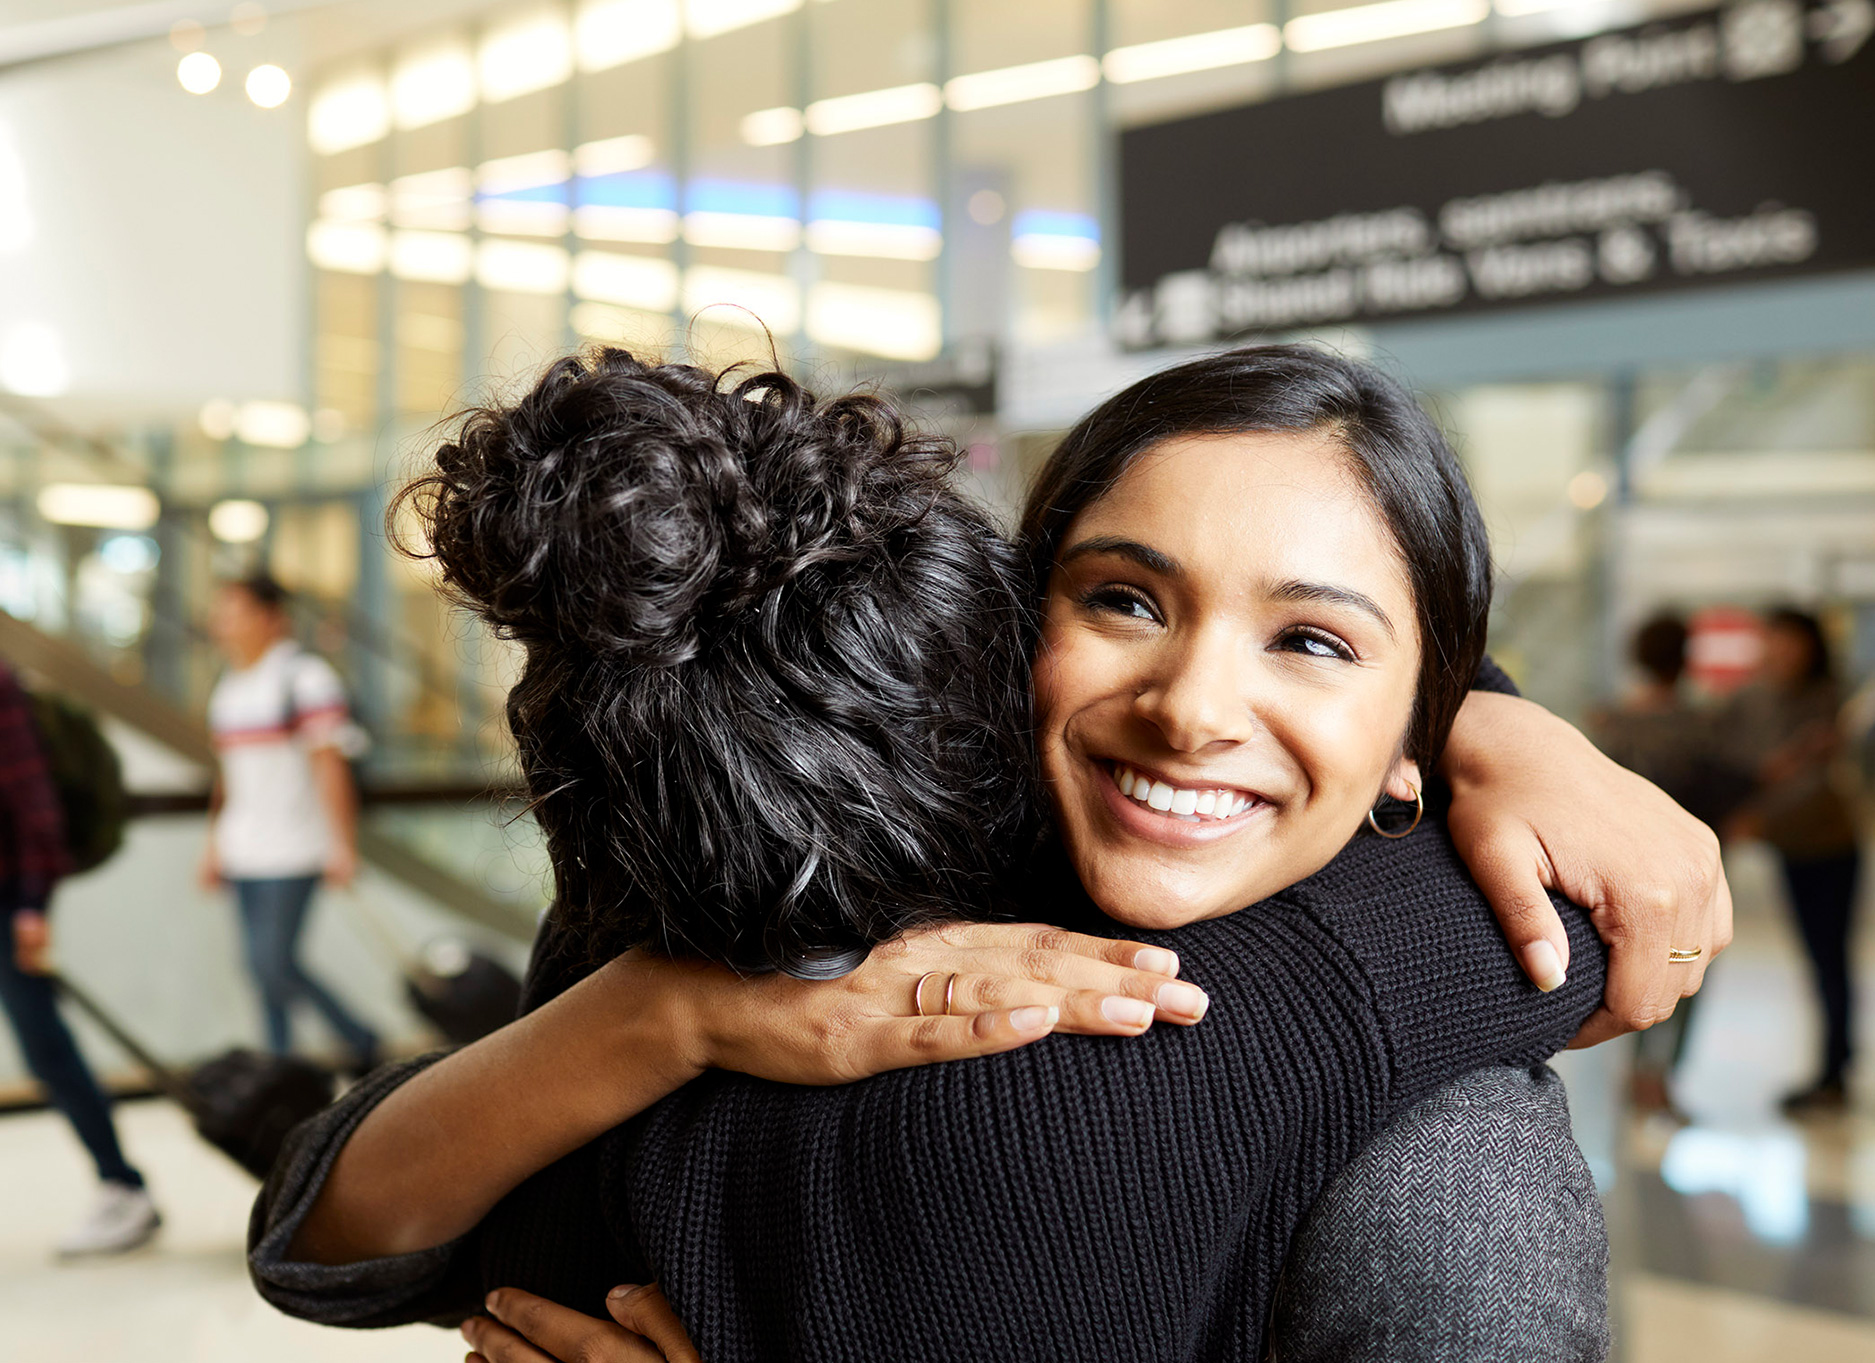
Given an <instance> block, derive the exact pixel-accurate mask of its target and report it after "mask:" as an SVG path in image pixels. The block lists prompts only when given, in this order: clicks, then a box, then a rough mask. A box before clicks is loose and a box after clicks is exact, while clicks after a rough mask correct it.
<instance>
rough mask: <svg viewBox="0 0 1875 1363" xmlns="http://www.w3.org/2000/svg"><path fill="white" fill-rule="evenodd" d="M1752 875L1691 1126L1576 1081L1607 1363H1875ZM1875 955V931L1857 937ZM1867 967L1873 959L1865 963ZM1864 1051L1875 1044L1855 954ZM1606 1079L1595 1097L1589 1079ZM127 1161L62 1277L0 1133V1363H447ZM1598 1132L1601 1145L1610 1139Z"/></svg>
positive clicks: (174, 1144)
mask: <svg viewBox="0 0 1875 1363" xmlns="http://www.w3.org/2000/svg"><path fill="white" fill-rule="evenodd" d="M1762 869H1763V868H1762V867H1755V868H1754V867H1753V866H1752V865H1751V864H1749V863H1747V864H1745V865H1742V866H1741V867H1739V868H1738V874H1737V875H1736V877H1735V885H1736V887H1737V888H1738V890H1739V892H1740V899H1741V904H1742V906H1743V912H1741V918H1740V933H1739V940H1738V942H1737V945H1736V946H1735V947H1734V949H1733V951H1732V952H1731V953H1730V954H1728V955H1727V956H1726V958H1725V959H1724V960H1723V961H1722V962H1721V963H1720V965H1719V967H1718V968H1716V969H1715V970H1714V972H1713V975H1712V979H1711V982H1710V984H1709V985H1708V989H1707V994H1706V997H1705V999H1704V1000H1703V1005H1702V1015H1701V1018H1700V1020H1699V1023H1698V1025H1697V1027H1696V1028H1695V1030H1694V1033H1693V1036H1692V1040H1691V1048H1690V1051H1689V1054H1688V1057H1687V1063H1686V1066H1685V1069H1684V1072H1683V1082H1682V1083H1681V1085H1680V1087H1679V1093H1678V1099H1679V1101H1680V1103H1681V1105H1682V1106H1683V1107H1685V1108H1686V1110H1687V1111H1688V1112H1689V1113H1690V1114H1691V1115H1692V1116H1693V1117H1694V1118H1695V1119H1696V1124H1695V1125H1694V1126H1691V1127H1687V1128H1685V1129H1678V1128H1674V1127H1671V1126H1666V1125H1659V1124H1655V1125H1641V1124H1637V1123H1635V1122H1634V1121H1632V1120H1631V1119H1629V1118H1627V1117H1625V1116H1624V1115H1623V1114H1621V1113H1620V1111H1619V1108H1618V1105H1615V1104H1611V1103H1610V1102H1609V1101H1608V1099H1609V1095H1610V1094H1612V1093H1613V1092H1615V1090H1616V1085H1615V1083H1614V1080H1615V1079H1616V1078H1617V1077H1618V1075H1619V1071H1620V1068H1621V1057H1620V1055H1619V1054H1618V1053H1615V1052H1609V1053H1607V1055H1606V1056H1605V1057H1599V1058H1598V1055H1599V1053H1594V1052H1591V1053H1588V1056H1589V1057H1590V1058H1591V1063H1590V1064H1588V1065H1586V1066H1578V1067H1577V1068H1576V1069H1575V1070H1572V1072H1571V1079H1570V1082H1571V1093H1572V1101H1573V1102H1574V1103H1575V1106H1576V1111H1577V1115H1578V1119H1579V1122H1580V1123H1581V1126H1582V1131H1583V1139H1584V1144H1585V1147H1586V1148H1589V1152H1590V1154H1591V1156H1592V1157H1596V1156H1597V1154H1598V1151H1597V1149H1596V1148H1595V1147H1596V1146H1597V1145H1598V1144H1599V1145H1600V1146H1601V1147H1602V1148H1601V1150H1600V1156H1601V1157H1603V1158H1605V1160H1606V1162H1607V1163H1608V1165H1609V1167H1610V1168H1611V1169H1612V1170H1613V1172H1614V1177H1613V1180H1612V1186H1611V1187H1610V1189H1609V1219H1610V1225H1611V1227H1612V1229H1613V1231H1614V1235H1615V1240H1616V1244H1615V1267H1616V1293H1617V1296H1616V1300H1615V1303H1614V1306H1615V1310H1616V1326H1617V1330H1618V1343H1619V1348H1620V1355H1619V1357H1620V1359H1621V1363H1773V1361H1775V1363H1784V1361H1785V1360H1802V1361H1803V1363H1848V1361H1849V1360H1852V1359H1853V1360H1858V1361H1859V1363H1860V1361H1866V1360H1875V1102H1871V1100H1872V1099H1875V1083H1865V1084H1864V1090H1863V1092H1864V1097H1863V1107H1862V1109H1861V1111H1860V1112H1858V1113H1857V1114H1855V1115H1853V1116H1849V1117H1843V1118H1837V1119H1832V1120H1830V1121H1826V1122H1817V1123H1810V1124H1806V1125H1804V1126H1801V1127H1799V1126H1792V1125H1790V1124H1788V1123H1785V1122H1783V1121H1781V1120H1780V1119H1778V1118H1777V1117H1776V1116H1775V1115H1774V1100H1775V1097H1776V1095H1777V1094H1778V1093H1779V1092H1780V1091H1781V1090H1782V1089H1784V1088H1786V1087H1789V1086H1790V1085H1792V1084H1794V1083H1795V1082H1797V1081H1798V1080H1799V1079H1801V1078H1802V1077H1803V1073H1802V1071H1803V1056H1804V1055H1805V1054H1806V1053H1807V1049H1808V1046H1809V1041H1808V1038H1809V1036H1810V1035H1811V1027H1812V1023H1811V1021H1810V1018H1809V1013H1808V1004H1807V1000H1806V997H1805V994H1804V986H1803V977H1802V974H1801V969H1800V963H1799V961H1798V960H1797V957H1796V955H1795V952H1794V949H1793V948H1792V946H1791V943H1790V940H1789V936H1788V934H1787V933H1786V932H1785V931H1784V929H1783V927H1782V924H1781V922H1780V920H1779V918H1778V909H1777V904H1776V901H1775V899H1774V897H1772V896H1771V894H1770V892H1769V890H1768V888H1767V886H1766V883H1765V877H1764V876H1763V875H1762V874H1761V872H1762ZM1869 936H1871V937H1875V932H1871V933H1870V934H1869ZM1866 945H1867V946H1869V947H1875V942H1869V943H1867V944H1866ZM1863 978H1864V979H1865V980H1866V981H1868V982H1869V988H1868V990H1867V991H1866V996H1865V1000H1864V1004H1865V1008H1864V1011H1865V1013H1866V1014H1867V1015H1868V1016H1867V1026H1866V1028H1865V1030H1864V1033H1863V1034H1864V1036H1866V1037H1869V1038H1871V1039H1875V959H1870V958H1869V954H1868V953H1866V952H1865V960H1864V972H1863ZM1598 1076H1599V1077H1598ZM121 1119H122V1124H123V1128H124V1134H125V1140H126V1144H127V1145H128V1147H129V1148H130V1150H131V1152H132V1155H133V1158H135V1159H136V1160H137V1161H138V1162H139V1163H140V1164H141V1165H142V1166H143V1167H144V1169H145V1170H146V1172H147V1173H148V1174H149V1175H150V1178H151V1182H152V1185H153V1187H154V1189H155V1191H156V1194H157V1196H158V1197H159V1198H160V1200H161V1202H162V1205H163V1209H164V1212H165V1214H166V1215H167V1217H168V1224H167V1225H166V1226H165V1228H164V1230H163V1232H162V1234H161V1236H160V1238H159V1239H158V1241H157V1242H156V1244H155V1245H153V1246H152V1247H151V1248H149V1249H147V1250H144V1251H140V1252H139V1253H137V1254H135V1255H132V1256H130V1257H128V1258H125V1259H121V1260H117V1261H112V1262H100V1263H89V1264H79V1265H59V1264H55V1263H54V1262H53V1261H52V1260H51V1259H50V1258H49V1255H48V1252H47V1246H48V1245H49V1243H50V1242H51V1240H52V1239H53V1238H54V1236H55V1235H56V1233H57V1231H58V1230H59V1229H60V1228H61V1227H63V1225H64V1224H65V1223H66V1222H67V1221H68V1220H70V1219H71V1218H73V1217H75V1216H76V1215H77V1214H78V1213H79V1211H81V1210H82V1208H83V1206H84V1203H85V1199H86V1197H87V1196H88V1194H89V1192H90V1185H89V1176H88V1173H87V1170H86V1166H85V1164H84V1162H83V1160H82V1158H81V1156H80V1155H79V1153H78V1150H77V1147H76V1145H75V1143H74V1142H73V1141H72V1139H71V1138H70V1136H69V1134H68V1133H67V1132H66V1130H65V1129H64V1127H63V1126H62V1124H61V1123H60V1122H59V1120H58V1119H57V1118H56V1117H54V1116H53V1115H51V1114H49V1113H29V1114H25V1115H17V1116H12V1117H7V1118H4V1119H0V1322H4V1327H3V1329H0V1355H3V1356H4V1357H6V1358H7V1359H9V1360H10V1359H14V1358H17V1359H21V1360H31V1363H81V1361H82V1363H118V1361H119V1360H122V1361H123V1363H133V1361H134V1363H184V1361H185V1360H186V1361H187V1363H250V1360H265V1363H320V1361H323V1360H334V1361H335V1363H336V1361H337V1360H346V1361H347V1363H389V1361H390V1360H398V1363H405V1361H406V1360H407V1361H408V1363H446V1360H452V1359H460V1358H461V1357H462V1355H463V1353H464V1346H463V1345H462V1343H461V1341H460V1340H459V1339H458V1338H457V1337H456V1336H455V1335H454V1334H450V1333H446V1332H444V1331H440V1330H434V1329H431V1328H429V1327H427V1326H413V1327H410V1328H407V1329H402V1330H390V1331H375V1332H350V1331H338V1330H324V1329H320V1328H319V1327H316V1326H310V1325H304V1324H302V1323H300V1322H297V1321H292V1320H288V1319H286V1318H285V1317H282V1316H280V1315H277V1314H276V1313H274V1312H273V1311H272V1310H270V1309H269V1308H267V1307H266V1306H264V1305H263V1304H262V1303H261V1302H260V1301H259V1299H258V1298H256V1297H255V1296H254V1295H253V1293H252V1291H251V1290H250V1288H249V1287H248V1284H247V1278H246V1275H245V1273H244V1271H243V1267H242V1261H241V1243H242V1236H243V1231H244V1228H245V1224H246V1218H247V1208H248V1204H249V1202H250V1201H251V1199H252V1197H253V1184H252V1182H251V1180H249V1179H248V1178H247V1176H246V1175H244V1174H242V1173H241V1172H240V1171H239V1170H237V1169H235V1168H234V1167H233V1166H232V1165H231V1164H229V1163H228V1162H227V1161H226V1160H224V1159H223V1158H222V1157H221V1156H220V1155H218V1154H216V1153H215V1152H214V1151H213V1150H210V1149H209V1148H208V1147H206V1146H204V1145H203V1144H202V1143H201V1142H199V1141H198V1140H196V1139H195V1137H194V1136H193V1134H192V1133H191V1132H190V1131H189V1129H188V1125H187V1123H186V1122H185V1121H184V1120H183V1118H182V1117H181V1116H180V1115H179V1114H178V1113H177V1112H176V1111H175V1110H174V1109H173V1108H171V1107H169V1106H167V1105H166V1104H163V1103H160V1102H155V1101H147V1102H137V1103H131V1104H127V1105H125V1106H124V1107H123V1108H122V1109H121ZM1596 1132H1604V1133H1606V1137H1605V1139H1604V1137H1603V1136H1601V1135H1597V1134H1595V1133H1596Z"/></svg>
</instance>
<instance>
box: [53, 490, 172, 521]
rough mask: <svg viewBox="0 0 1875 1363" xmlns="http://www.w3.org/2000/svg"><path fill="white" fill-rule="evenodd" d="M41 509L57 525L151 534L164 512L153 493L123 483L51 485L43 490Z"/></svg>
mask: <svg viewBox="0 0 1875 1363" xmlns="http://www.w3.org/2000/svg"><path fill="white" fill-rule="evenodd" d="M38 506H39V514H40V516H41V517H43V518H44V519H46V520H48V521H51V522H52V523H53V524H54V525H90V526H96V527H97V528H98V529H100V530H148V529H149V528H150V527H151V526H153V525H155V524H156V518H157V517H158V516H160V515H161V514H162V511H163V508H162V504H161V503H160V502H158V501H157V500H156V494H155V493H154V492H152V491H150V489H148V488H147V487H136V486H134V485H131V484H121V483H48V484H46V486H44V487H42V488H40V489H39V498H38Z"/></svg>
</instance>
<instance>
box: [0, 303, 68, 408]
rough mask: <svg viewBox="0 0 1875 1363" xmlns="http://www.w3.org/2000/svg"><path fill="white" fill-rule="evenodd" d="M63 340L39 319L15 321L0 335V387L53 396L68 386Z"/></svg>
mask: <svg viewBox="0 0 1875 1363" xmlns="http://www.w3.org/2000/svg"><path fill="white" fill-rule="evenodd" d="M71 383H72V370H71V366H70V365H69V364H67V363H66V360H65V340H64V338H63V337H62V336H60V335H59V333H58V332H56V331H54V330H53V329H52V328H51V327H49V326H47V325H46V324H45V323H43V322H17V323H15V324H14V325H13V326H12V327H10V328H8V330H7V333H6V335H5V336H4V337H0V388H5V389H6V390H7V391H8V392H12V393H19V394H21V395H23V396H25V397H31V398H51V397H57V396H58V395H59V394H60V393H63V392H64V391H65V390H66V389H67V388H69V387H71Z"/></svg>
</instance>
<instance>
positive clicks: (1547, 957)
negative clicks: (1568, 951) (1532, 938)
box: [1523, 941, 1569, 994]
mask: <svg viewBox="0 0 1875 1363" xmlns="http://www.w3.org/2000/svg"><path fill="white" fill-rule="evenodd" d="M1523 966H1524V969H1525V970H1526V971H1528V972H1529V975H1530V978H1531V979H1533V980H1535V981H1536V987H1537V988H1538V989H1541V990H1542V991H1543V992H1544V993H1545V994H1547V993H1549V992H1550V991H1551V990H1552V989H1555V988H1558V987H1559V986H1560V985H1561V984H1562V982H1563V981H1564V980H1566V979H1568V978H1569V977H1568V976H1567V975H1565V974H1564V973H1563V968H1562V957H1560V956H1558V955H1557V954H1556V948H1555V947H1553V946H1551V945H1550V944H1549V943H1548V942H1542V941H1538V942H1532V943H1530V945H1529V946H1527V947H1525V948H1524V949H1523Z"/></svg>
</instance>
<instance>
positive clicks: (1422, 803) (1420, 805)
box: [1367, 782, 1426, 838]
mask: <svg viewBox="0 0 1875 1363" xmlns="http://www.w3.org/2000/svg"><path fill="white" fill-rule="evenodd" d="M1407 789H1408V790H1410V791H1412V792H1413V821H1412V822H1411V823H1409V824H1408V825H1407V826H1406V827H1405V828H1402V829H1401V830H1400V831H1399V832H1398V833H1389V832H1388V831H1387V830H1386V829H1384V828H1382V827H1381V826H1380V821H1379V820H1378V819H1376V818H1375V817H1374V811H1373V810H1371V809H1370V810H1368V811H1367V826H1368V827H1369V828H1371V829H1373V830H1374V832H1376V833H1378V834H1380V836H1381V837H1383V838H1403V837H1405V836H1406V835H1407V834H1408V833H1411V832H1412V831H1413V830H1414V829H1415V828H1418V827H1419V821H1420V820H1421V819H1423V818H1425V817H1426V797H1425V796H1424V795H1423V794H1421V793H1420V789H1419V787H1418V786H1416V785H1413V784H1412V783H1411V782H1408V783H1407Z"/></svg>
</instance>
